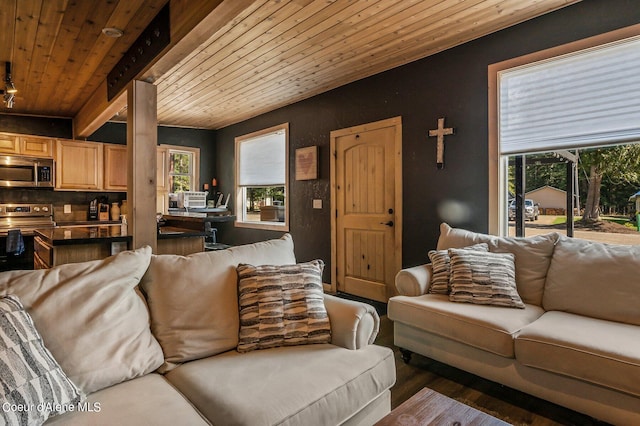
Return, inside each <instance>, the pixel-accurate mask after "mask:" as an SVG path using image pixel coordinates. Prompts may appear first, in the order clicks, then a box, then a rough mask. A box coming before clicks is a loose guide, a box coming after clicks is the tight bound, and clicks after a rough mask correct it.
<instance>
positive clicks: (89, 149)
mask: <svg viewBox="0 0 640 426" xmlns="http://www.w3.org/2000/svg"><path fill="white" fill-rule="evenodd" d="M55 159H56V189H58V190H102V188H103V179H104V172H103V170H104V169H103V161H104V152H103V144H102V143H100V142H82V141H73V140H64V139H58V140H57V141H56V156H55Z"/></svg>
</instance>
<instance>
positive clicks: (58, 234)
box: [34, 225, 206, 246]
mask: <svg viewBox="0 0 640 426" xmlns="http://www.w3.org/2000/svg"><path fill="white" fill-rule="evenodd" d="M34 235H36V236H38V237H40V238H42V239H43V240H45V242H47V243H48V244H50V245H52V246H60V245H72V244H91V243H102V242H119V241H125V242H128V243H130V242H131V241H132V239H133V237H132V236H131V235H128V234H127V235H122V234H121V232H120V225H100V226H58V227H55V228H49V229H36V230H35V231H34ZM205 235H206V233H205V232H204V231H198V230H193V229H185V228H177V227H173V226H163V227H161V228H160V232H159V233H158V239H159V240H167V239H172V238H194V237H204V236H205Z"/></svg>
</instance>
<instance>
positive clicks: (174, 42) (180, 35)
mask: <svg viewBox="0 0 640 426" xmlns="http://www.w3.org/2000/svg"><path fill="white" fill-rule="evenodd" d="M252 3H253V2H252V1H250V0H199V1H195V2H194V1H193V0H191V1H188V0H171V8H170V9H171V11H170V13H171V18H170V22H171V44H170V46H169V47H167V48H166V49H165V50H164V51H163V52H162V53H161V54H159V55H158V56H157V57H156V58H154V60H153V61H152V63H150V64H149V65H148V66H147V67H146V69H145V70H143V71H142V72H140V73H139V74H138V75H137V76H136V79H137V80H144V81H149V82H153V81H155V80H156V79H157V78H159V77H160V76H162V75H164V74H166V73H167V72H169V70H170V69H171V68H173V67H174V66H175V64H177V63H178V62H180V61H181V60H182V59H184V58H186V57H187V56H189V55H191V54H192V52H193V51H194V50H195V49H196V48H197V47H198V46H199V45H200V44H202V43H203V42H205V41H206V40H207V39H208V38H209V37H210V36H211V34H214V33H215V32H216V31H218V30H219V29H220V28H222V27H223V26H225V25H227V24H228V23H229V22H230V21H231V20H232V19H233V18H235V17H236V16H237V15H239V14H240V13H241V12H242V11H243V10H245V9H246V8H247V7H249V6H250V5H251V4H252ZM126 106H127V96H126V90H123V91H122V92H121V93H120V94H119V95H118V96H116V97H115V98H114V99H113V100H112V101H111V102H109V101H107V82H106V79H105V80H103V82H102V83H101V84H100V86H99V87H98V88H97V89H96V90H95V91H94V93H93V94H92V95H91V97H90V98H89V100H88V101H87V102H86V103H85V104H84V105H83V106H82V108H81V109H80V112H78V114H77V115H76V116H75V118H74V120H73V137H74V138H84V137H88V136H90V135H91V134H92V133H93V132H95V131H96V130H98V128H100V126H102V125H103V124H104V123H105V122H107V120H109V119H110V118H112V117H113V116H114V115H115V114H116V113H117V112H119V111H121V110H122V109H123V108H125V107H126Z"/></svg>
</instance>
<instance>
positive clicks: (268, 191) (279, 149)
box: [235, 123, 289, 231]
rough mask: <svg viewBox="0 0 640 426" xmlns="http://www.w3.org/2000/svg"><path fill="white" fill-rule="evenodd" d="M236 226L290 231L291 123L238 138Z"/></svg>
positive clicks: (236, 141)
mask: <svg viewBox="0 0 640 426" xmlns="http://www.w3.org/2000/svg"><path fill="white" fill-rule="evenodd" d="M235 143H236V157H235V158H236V160H235V161H236V212H237V214H236V216H237V219H236V226H240V227H249V228H257V229H272V230H280V231H288V230H289V220H288V218H289V211H288V210H289V209H288V198H287V197H288V196H287V190H288V176H289V173H288V158H289V155H288V147H289V125H288V124H286V123H285V124H282V125H279V126H275V127H271V128H269V129H265V130H261V131H258V132H254V133H251V134H248V135H244V136H240V137H237V138H236V140H235Z"/></svg>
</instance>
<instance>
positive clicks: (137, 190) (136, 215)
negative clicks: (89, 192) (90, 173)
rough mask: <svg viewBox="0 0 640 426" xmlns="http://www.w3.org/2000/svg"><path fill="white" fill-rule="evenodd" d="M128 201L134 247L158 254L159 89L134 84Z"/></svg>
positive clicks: (129, 119)
mask: <svg viewBox="0 0 640 426" xmlns="http://www.w3.org/2000/svg"><path fill="white" fill-rule="evenodd" d="M127 93H128V95H127V98H128V103H129V105H130V108H129V114H128V115H127V161H128V169H127V171H128V173H127V200H129V201H128V204H129V213H128V218H129V233H130V234H131V235H132V236H133V243H132V248H134V249H135V248H140V247H143V246H146V245H148V246H150V247H151V249H152V251H153V252H154V253H155V252H156V251H157V236H158V235H157V234H158V230H157V224H156V221H155V217H156V195H157V194H156V189H157V188H156V177H157V175H156V150H157V144H158V125H157V123H158V120H157V115H156V109H157V98H156V96H157V91H156V86H154V85H153V84H150V83H145V82H143V81H137V80H136V81H133V82H131V83H130V84H129V87H128V90H127Z"/></svg>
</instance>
